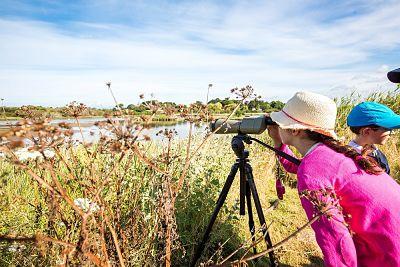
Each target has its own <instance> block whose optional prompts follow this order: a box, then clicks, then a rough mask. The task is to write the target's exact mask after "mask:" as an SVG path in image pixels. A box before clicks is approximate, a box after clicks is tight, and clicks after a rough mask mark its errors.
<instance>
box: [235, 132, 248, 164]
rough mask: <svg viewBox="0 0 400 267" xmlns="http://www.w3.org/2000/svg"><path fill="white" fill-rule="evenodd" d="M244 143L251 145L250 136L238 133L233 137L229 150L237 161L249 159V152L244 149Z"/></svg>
mask: <svg viewBox="0 0 400 267" xmlns="http://www.w3.org/2000/svg"><path fill="white" fill-rule="evenodd" d="M244 143H246V144H251V143H252V142H251V140H250V136H248V135H247V134H241V133H239V134H237V135H235V136H234V137H233V138H232V141H231V148H232V150H233V152H234V153H235V155H236V156H237V157H238V158H239V159H244V158H248V157H249V151H248V150H245V149H244V148H245V146H244Z"/></svg>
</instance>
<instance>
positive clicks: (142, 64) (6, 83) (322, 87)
mask: <svg viewBox="0 0 400 267" xmlns="http://www.w3.org/2000/svg"><path fill="white" fill-rule="evenodd" d="M307 3H308V2H302V3H298V2H297V1H293V2H287V3H286V4H285V5H282V4H280V5H277V4H276V3H272V2H268V3H264V2H259V3H258V5H254V4H253V5H250V4H249V3H244V2H237V3H236V4H234V5H233V6H231V7H226V6H219V5H217V4H214V3H212V2H201V3H200V2H199V3H186V4H184V5H173V4H165V5H164V6H161V8H160V7H155V6H151V11H152V12H155V14H154V19H153V20H146V21H145V22H146V23H143V25H140V26H137V25H130V24H129V23H125V24H121V23H96V22H93V21H76V22H70V23H68V24H67V25H64V26H61V25H57V24H52V23H44V22H38V21H32V20H9V19H8V20H7V19H1V20H0V38H1V39H2V40H6V41H4V42H2V43H0V82H1V86H0V95H1V96H2V97H3V98H5V99H6V103H7V104H9V105H21V104H45V105H52V104H53V105H64V104H66V103H68V102H70V101H72V100H77V101H81V102H85V103H87V104H89V105H100V104H99V103H103V106H107V105H108V106H111V105H113V103H112V101H111V98H110V97H109V96H108V92H107V90H106V88H105V86H104V83H105V81H108V80H110V81H112V84H113V88H114V92H115V94H116V95H117V98H118V100H119V101H120V102H123V103H125V104H128V103H136V102H137V101H138V97H137V96H138V95H139V94H140V93H142V92H145V93H150V92H153V93H155V96H156V97H157V98H159V99H160V100H165V101H175V102H185V103H187V102H191V101H195V100H199V99H200V100H201V99H204V98H205V94H206V90H207V85H208V84H209V83H213V84H214V87H213V89H212V92H210V97H211V98H213V97H226V96H229V93H228V91H229V89H230V88H232V87H235V86H244V85H246V84H252V85H253V86H254V87H255V88H256V90H257V93H258V94H261V95H262V96H264V97H265V98H267V99H276V98H280V99H282V100H285V99H287V98H289V97H290V96H291V95H292V94H293V93H294V92H295V91H297V90H300V89H301V90H313V91H319V92H326V94H331V93H333V92H340V93H344V91H343V90H344V89H346V90H345V91H346V92H347V91H348V90H350V89H351V88H355V87H357V88H359V89H361V90H365V89H367V88H375V89H380V88H390V87H391V86H392V85H391V84H389V83H388V82H387V81H386V73H385V72H386V71H387V69H388V67H386V69H385V70H383V71H378V69H379V68H380V67H381V66H382V65H385V64H386V65H389V68H394V67H396V66H393V65H391V64H393V62H396V60H395V59H394V58H393V57H396V56H397V57H398V59H397V62H399V59H400V56H399V54H398V53H397V54H396V53H395V52H393V53H392V54H389V58H387V57H386V58H381V59H379V60H376V59H375V60H372V59H371V58H374V57H377V55H378V57H379V53H383V52H385V51H390V50H395V49H398V48H399V46H400V28H399V27H398V25H400V17H399V16H398V15H397V14H398V13H399V12H400V3H399V2H393V3H392V4H391V5H389V6H388V5H378V4H377V6H376V7H375V8H369V9H365V8H364V9H365V12H364V13H362V14H357V16H350V17H344V18H341V19H337V20H332V21H329V22H321V20H323V18H324V16H327V10H323V11H320V12H311V11H309V10H308V12H307V10H306V9H304V8H303V7H302V6H303V5H305V4H307ZM102 4H103V6H102V8H108V7H109V6H107V5H106V4H104V3H103V2H99V4H98V5H99V6H101V5H102ZM363 4H364V5H365V3H363ZM126 5H128V6H129V7H130V8H133V7H132V6H130V4H129V3H128V4H126ZM133 5H135V6H137V5H141V8H143V9H145V8H146V3H145V2H140V3H139V4H137V3H136V4H133ZM341 8H343V9H345V7H341ZM346 8H349V7H348V6H346ZM125 9H126V10H124V11H123V12H125V13H122V14H121V11H119V12H120V13H115V14H114V13H112V12H116V11H115V9H112V8H110V10H108V12H109V14H113V16H114V17H116V16H117V14H121V15H123V14H125V16H127V15H129V12H128V11H127V10H129V8H128V7H127V6H126V7H125ZM88 12H89V11H88ZM92 12H94V11H92ZM157 12H158V13H157ZM158 14H160V17H161V18H159V19H157V18H156V16H157V15H158ZM91 16H94V15H93V14H92V13H90V14H88V17H91ZM142 16H148V14H146V13H145V14H142ZM390 56H391V57H392V58H390ZM392 87H394V86H392ZM338 88H340V90H339V89H338ZM333 89H334V90H333Z"/></svg>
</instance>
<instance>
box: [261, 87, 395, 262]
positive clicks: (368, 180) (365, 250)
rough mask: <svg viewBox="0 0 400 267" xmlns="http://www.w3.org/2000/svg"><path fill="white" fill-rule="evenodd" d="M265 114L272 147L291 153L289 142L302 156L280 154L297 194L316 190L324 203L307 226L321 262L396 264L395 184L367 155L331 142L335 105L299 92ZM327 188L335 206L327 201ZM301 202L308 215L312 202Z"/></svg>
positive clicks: (313, 208) (310, 217) (313, 209)
mask: <svg viewBox="0 0 400 267" xmlns="http://www.w3.org/2000/svg"><path fill="white" fill-rule="evenodd" d="M271 118H272V120H274V121H275V122H276V123H277V124H278V126H279V127H278V126H269V128H268V132H269V134H270V136H271V138H272V139H273V141H274V143H275V147H277V148H279V149H280V150H282V151H284V152H286V153H288V154H292V155H293V153H292V152H291V151H290V149H289V148H288V145H290V146H293V147H295V148H296V149H297V150H298V151H299V152H300V154H301V155H302V156H303V159H302V160H301V164H300V165H299V166H296V165H294V164H292V163H290V162H289V161H287V160H285V159H282V158H280V161H281V163H282V165H283V166H284V168H285V169H286V170H287V171H289V172H292V173H297V178H298V191H299V194H300V193H302V192H304V191H306V192H314V194H317V195H318V194H320V199H323V200H324V201H326V202H327V203H326V204H327V206H329V210H328V212H327V214H325V216H322V217H321V218H320V219H318V220H317V221H315V222H314V223H313V224H312V225H311V226H312V228H313V230H314V232H315V235H316V239H317V242H318V245H319V246H320V248H321V250H322V253H323V254H324V262H325V265H326V266H391V267H393V266H400V185H399V184H397V183H396V181H394V180H393V179H392V178H391V177H390V176H389V175H388V174H386V173H385V172H384V171H383V170H382V169H381V168H380V167H379V166H378V165H377V163H376V162H375V161H374V160H373V159H372V158H370V157H368V156H363V155H360V154H359V153H358V152H357V151H355V150H354V149H353V148H351V147H350V146H346V145H343V144H341V143H340V142H339V141H337V136H336V134H335V132H334V126H335V120H336V104H335V103H334V102H333V101H332V100H331V99H329V98H327V97H325V96H322V95H319V94H314V93H309V92H299V93H296V94H295V96H293V97H292V98H291V99H290V100H289V101H288V102H287V103H286V104H285V106H284V108H283V109H282V110H281V111H279V112H273V113H272V114H271ZM327 190H328V191H329V192H331V191H332V192H333V194H334V195H335V196H337V198H338V199H339V202H338V204H337V205H330V204H329V203H328V202H329V201H332V200H329V199H328V198H326V194H324V192H326V191H327ZM301 203H302V206H303V208H304V210H305V212H306V214H307V217H308V218H309V220H311V219H312V218H313V216H314V215H313V214H315V209H316V207H315V205H313V204H312V202H311V201H310V199H308V198H305V197H302V198H301ZM314 204H315V203H314Z"/></svg>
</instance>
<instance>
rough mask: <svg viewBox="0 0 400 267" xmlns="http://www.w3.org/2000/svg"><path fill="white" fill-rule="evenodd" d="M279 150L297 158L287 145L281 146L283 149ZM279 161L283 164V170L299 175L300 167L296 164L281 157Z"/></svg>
mask: <svg viewBox="0 0 400 267" xmlns="http://www.w3.org/2000/svg"><path fill="white" fill-rule="evenodd" d="M278 149H279V150H280V151H282V152H285V153H286V154H289V155H290V156H293V157H295V156H294V154H293V152H292V150H290V148H289V147H288V146H287V145H285V144H283V145H281V147H280V148H278ZM278 159H279V161H280V162H281V164H282V166H283V168H285V170H286V171H287V172H290V173H297V169H298V166H297V165H296V164H294V163H293V162H290V161H288V160H287V159H285V158H282V157H279V156H278Z"/></svg>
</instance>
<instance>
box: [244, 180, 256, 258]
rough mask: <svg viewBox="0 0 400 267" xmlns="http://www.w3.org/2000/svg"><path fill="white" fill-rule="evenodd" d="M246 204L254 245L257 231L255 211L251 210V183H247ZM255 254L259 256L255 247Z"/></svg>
mask: <svg viewBox="0 0 400 267" xmlns="http://www.w3.org/2000/svg"><path fill="white" fill-rule="evenodd" d="M246 202H247V212H248V214H249V228H250V234H251V240H252V241H253V244H254V243H255V242H256V237H255V233H256V229H255V227H254V218H253V210H252V208H251V192H250V185H249V182H246ZM253 253H254V254H257V249H256V247H255V246H254V247H253Z"/></svg>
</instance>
